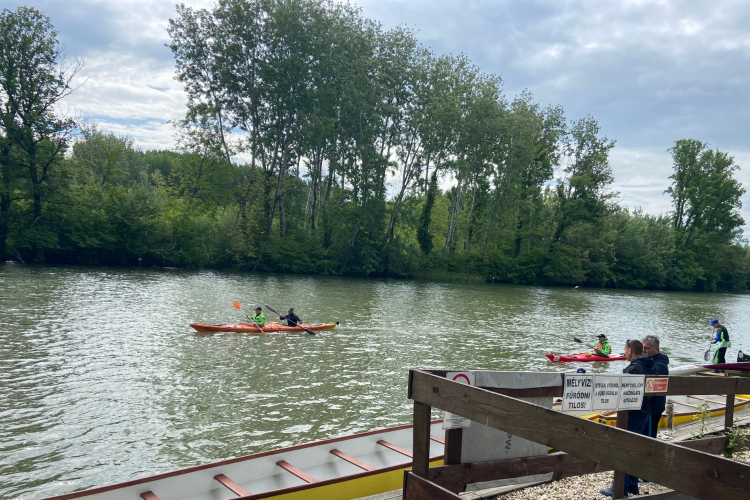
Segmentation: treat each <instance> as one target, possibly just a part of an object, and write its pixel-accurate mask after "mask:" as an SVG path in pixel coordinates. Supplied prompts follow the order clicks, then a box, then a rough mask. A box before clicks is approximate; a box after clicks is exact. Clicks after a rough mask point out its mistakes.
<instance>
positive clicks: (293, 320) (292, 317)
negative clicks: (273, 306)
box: [281, 313, 302, 326]
mask: <svg viewBox="0 0 750 500" xmlns="http://www.w3.org/2000/svg"><path fill="white" fill-rule="evenodd" d="M281 319H285V320H286V324H287V326H297V325H298V324H300V323H302V320H301V319H300V317H299V316H297V315H296V314H294V313H292V314H287V315H286V316H281Z"/></svg>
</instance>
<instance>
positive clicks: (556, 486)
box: [496, 450, 750, 500]
mask: <svg viewBox="0 0 750 500" xmlns="http://www.w3.org/2000/svg"><path fill="white" fill-rule="evenodd" d="M734 460H737V461H740V462H748V463H750V450H748V451H744V452H742V453H737V454H735V456H734ZM611 484H612V472H600V473H598V474H587V475H585V476H576V477H566V478H565V479H561V480H559V481H555V482H553V483H546V484H540V485H539V486H532V487H530V488H525V489H523V490H518V491H512V492H510V493H506V494H505V495H500V496H498V497H496V500H602V499H603V498H607V497H605V496H604V495H602V494H600V493H599V488H609V486H610V485H611ZM639 489H640V493H641V495H645V494H649V493H651V494H653V493H663V492H665V491H669V488H666V487H664V486H660V485H658V484H646V485H644V484H641V485H640V488H639Z"/></svg>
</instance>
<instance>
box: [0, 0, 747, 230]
mask: <svg viewBox="0 0 750 500" xmlns="http://www.w3.org/2000/svg"><path fill="white" fill-rule="evenodd" d="M184 3H185V4H186V5H189V6H191V7H196V8H209V9H210V8H211V7H212V6H213V0H208V1H206V0H186V1H185V2H184ZM353 3H354V4H355V5H357V6H359V7H361V9H362V12H363V15H364V16H365V17H368V18H370V19H374V20H376V21H378V22H380V23H381V24H382V26H383V27H384V28H386V29H387V28H391V27H394V26H397V25H405V26H408V27H410V28H412V29H413V30H415V32H416V33H417V36H418V38H419V39H420V41H421V42H422V44H423V45H425V46H427V47H429V48H431V49H432V50H433V51H434V52H435V53H436V54H446V53H452V54H458V53H464V54H466V55H467V56H468V57H469V58H470V59H471V60H472V61H473V62H474V63H476V64H477V65H478V66H479V67H480V68H481V69H482V70H483V71H485V72H488V73H495V74H498V75H500V76H501V77H502V78H503V82H504V91H505V94H506V96H507V97H508V98H509V99H512V98H513V97H514V96H515V95H517V94H518V93H519V92H521V91H522V90H523V89H529V90H530V91H531V92H532V93H533V94H534V96H535V98H536V100H537V102H539V103H540V104H542V105H543V106H544V105H547V104H560V105H562V107H563V108H564V109H565V113H566V116H567V118H568V119H569V120H573V119H577V118H581V117H584V116H586V115H592V116H593V117H594V118H596V119H597V120H598V121H599V123H600V126H601V131H602V134H603V135H606V136H607V137H608V138H610V139H614V140H616V141H617V145H616V147H615V149H614V150H613V151H612V153H611V156H610V164H611V165H612V168H613V171H614V175H615V184H614V186H613V189H614V190H616V191H618V192H619V193H620V194H619V201H620V203H621V204H622V205H624V206H627V207H629V208H631V209H634V208H640V209H642V210H643V211H645V212H647V213H651V214H654V215H658V214H660V213H666V212H668V211H669V209H670V199H669V197H668V196H667V195H666V194H664V190H665V189H666V188H667V187H668V186H669V184H670V180H669V175H670V173H671V170H672V164H671V157H670V155H669V152H668V148H669V147H670V146H671V145H673V144H674V141H676V140H678V139H683V138H692V139H698V140H700V141H702V142H705V143H708V144H709V145H710V146H711V147H712V148H718V149H720V150H722V151H725V152H728V153H729V154H730V155H732V156H733V157H734V158H735V162H736V163H737V164H738V165H740V166H741V167H743V166H747V167H748V168H746V169H744V170H743V169H741V170H740V171H739V172H737V174H736V176H737V178H738V179H739V180H740V181H741V182H742V183H743V185H745V186H748V187H750V90H749V89H750V64H748V63H750V30H747V29H746V27H747V26H750V3H748V2H745V1H723V0H718V1H712V2H705V1H700V2H699V1H689V0H681V1H669V0H664V1H639V0H629V1H614V0H612V1H607V2H601V1H591V2H587V1H564V0H549V1H534V0H523V1H505V0H463V1H457V0H358V1H356V2H353ZM19 5H26V6H31V7H34V8H37V9H39V10H40V11H42V12H44V13H45V14H46V15H48V16H49V17H50V18H51V20H52V23H53V25H54V26H55V28H56V30H57V31H58V33H59V35H58V38H59V40H60V41H61V42H62V43H63V45H64V46H65V48H66V53H67V55H68V56H69V57H80V58H83V59H84V61H85V66H84V69H83V70H82V71H81V72H80V74H79V83H82V85H81V87H80V88H79V90H78V91H77V92H76V93H75V94H74V95H73V96H72V97H71V98H69V99H68V102H67V103H66V104H67V105H68V106H70V109H73V110H75V112H76V113H78V114H83V115H84V116H86V117H87V118H88V119H90V120H93V121H96V122H98V123H99V127H100V128H101V129H103V130H108V131H112V132H114V133H115V134H118V135H125V136H128V137H131V138H132V139H134V141H135V144H136V145H137V146H138V147H140V148H142V149H154V148H160V149H164V148H171V147H173V146H174V144H175V138H174V131H173V127H172V125H171V124H170V120H177V119H180V118H182V117H183V115H184V112H185V102H186V98H185V95H184V93H183V91H182V88H181V85H180V83H179V82H177V81H175V80H174V78H173V77H174V59H173V57H172V53H171V51H170V50H169V48H168V47H166V46H165V44H166V43H168V42H169V37H168V35H167V32H166V27H167V24H168V20H169V18H170V17H174V16H175V3H174V2H173V1H170V0H66V1H64V2H61V1H59V0H34V1H27V2H23V1H20V2H19V1H17V0H3V5H2V6H3V7H4V8H8V9H15V8H16V7H17V6H19ZM749 196H750V195H745V197H743V201H744V204H745V207H744V208H743V210H742V213H743V216H744V218H745V220H746V221H747V222H749V223H750V198H749Z"/></svg>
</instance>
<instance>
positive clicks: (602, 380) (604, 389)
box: [591, 375, 620, 411]
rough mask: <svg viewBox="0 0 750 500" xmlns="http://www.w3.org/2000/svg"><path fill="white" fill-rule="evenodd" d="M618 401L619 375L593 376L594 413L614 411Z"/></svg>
mask: <svg viewBox="0 0 750 500" xmlns="http://www.w3.org/2000/svg"><path fill="white" fill-rule="evenodd" d="M619 400H620V375H594V404H593V407H592V408H591V409H592V410H594V411H600V410H616V409H617V403H618V402H619Z"/></svg>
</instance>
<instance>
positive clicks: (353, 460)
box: [331, 450, 375, 471]
mask: <svg viewBox="0 0 750 500" xmlns="http://www.w3.org/2000/svg"><path fill="white" fill-rule="evenodd" d="M331 454H332V455H335V456H337V457H339V458H340V459H342V460H346V461H347V462H349V463H350V464H352V465H356V466H357V467H359V468H360V469H362V470H366V471H371V470H375V467H373V466H372V465H367V464H366V463H364V462H362V461H361V460H357V459H356V458H354V457H352V456H349V455H347V454H346V453H344V452H343V451H339V450H331Z"/></svg>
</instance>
